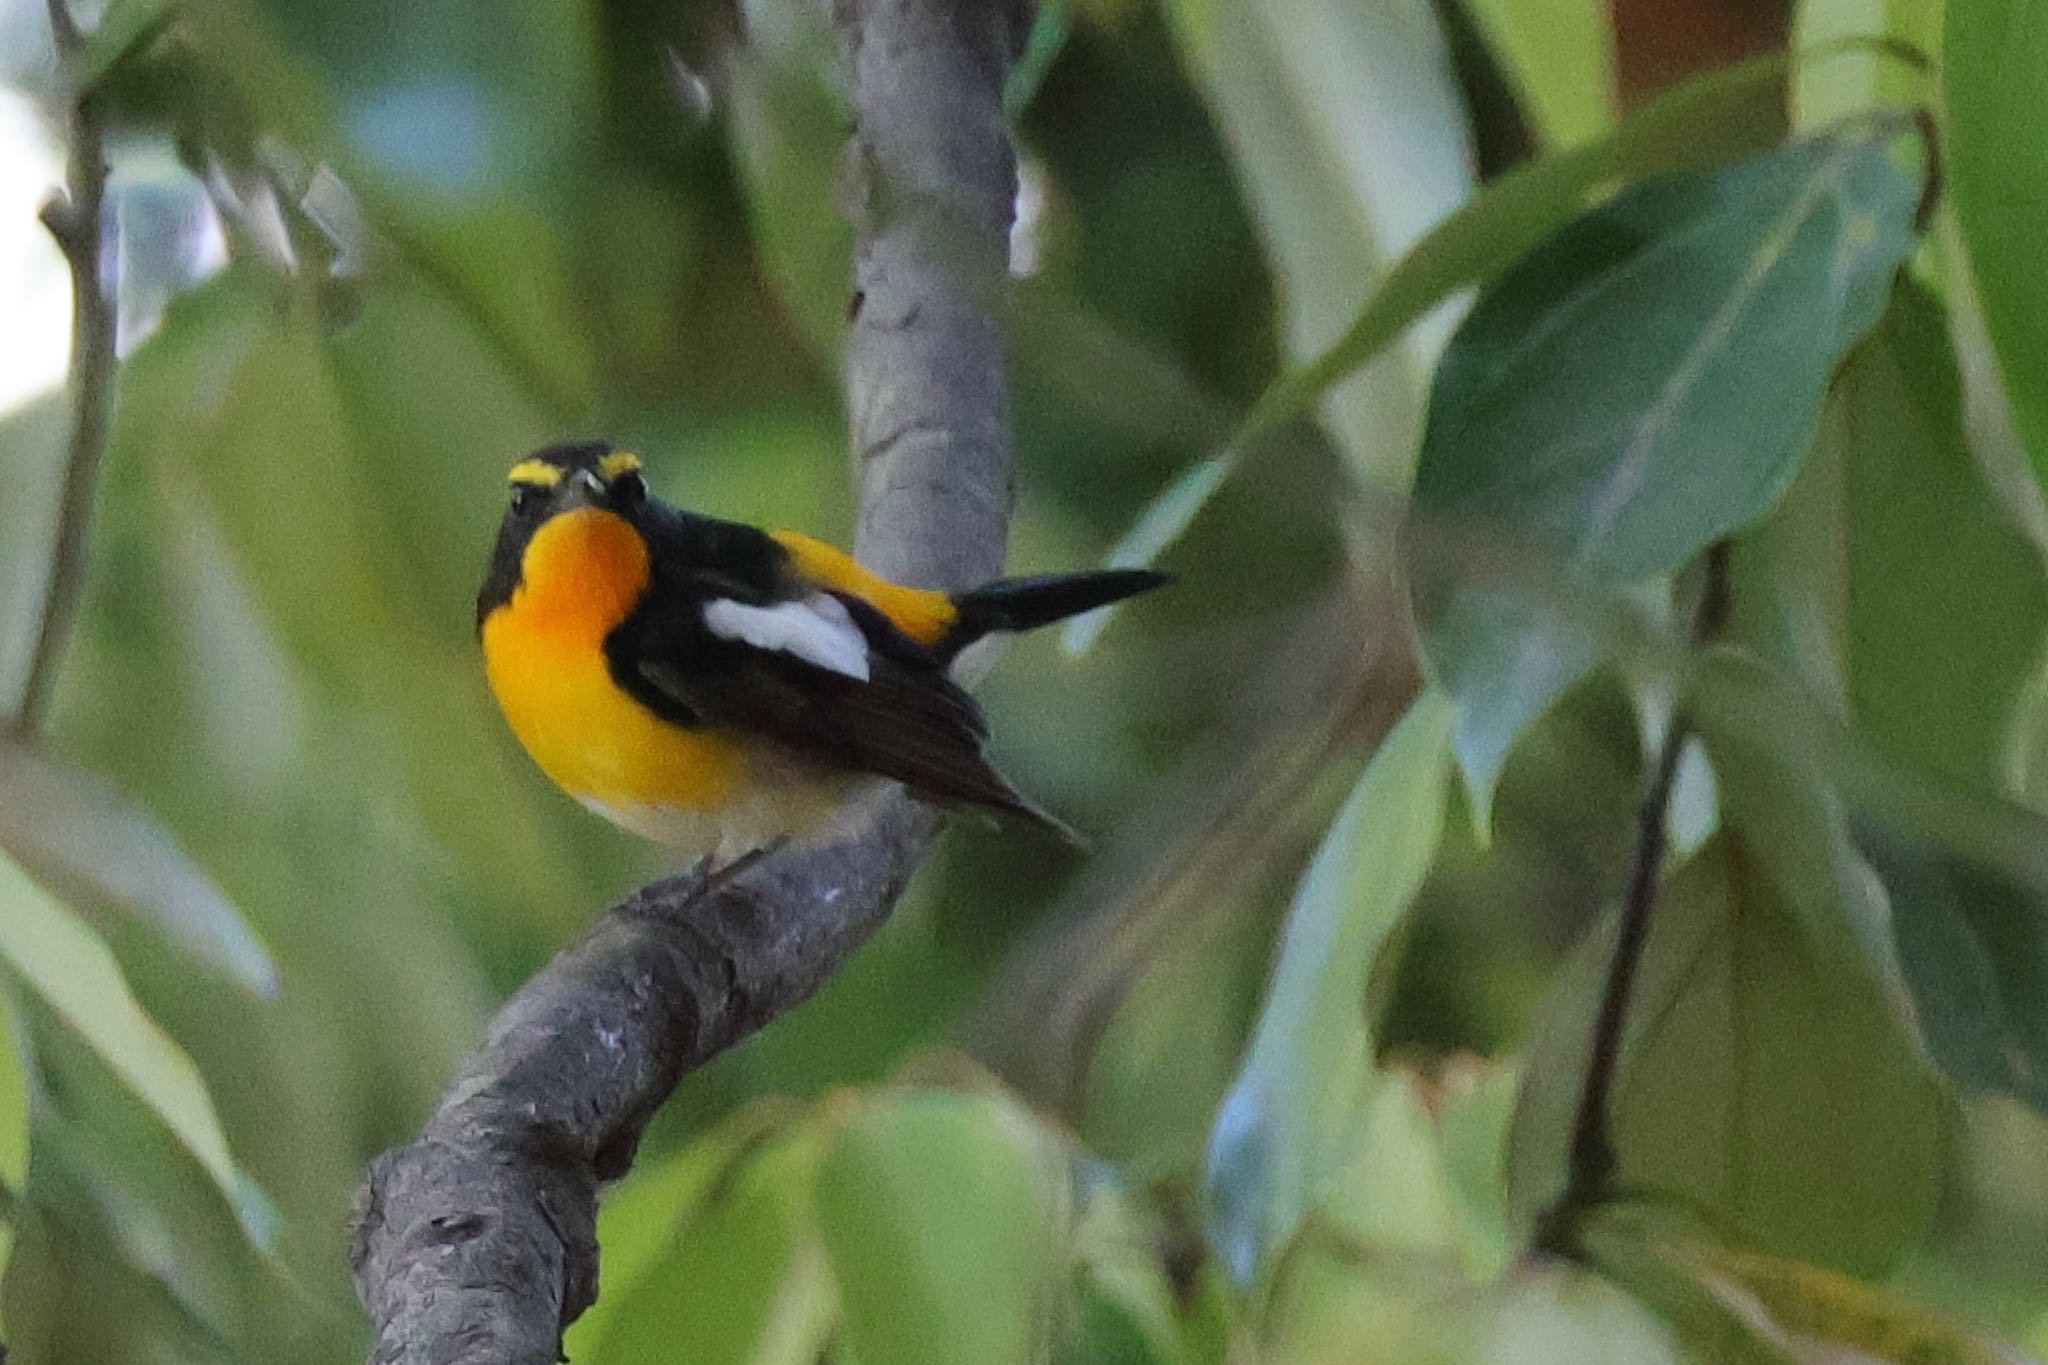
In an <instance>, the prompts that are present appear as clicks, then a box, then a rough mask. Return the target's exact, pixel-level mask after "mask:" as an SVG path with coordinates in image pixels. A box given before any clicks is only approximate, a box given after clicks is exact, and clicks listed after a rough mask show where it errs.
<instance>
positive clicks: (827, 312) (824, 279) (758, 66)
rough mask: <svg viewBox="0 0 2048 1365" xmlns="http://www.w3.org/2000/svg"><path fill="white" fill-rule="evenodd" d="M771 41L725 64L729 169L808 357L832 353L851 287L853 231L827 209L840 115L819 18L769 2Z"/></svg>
mask: <svg viewBox="0 0 2048 1365" xmlns="http://www.w3.org/2000/svg"><path fill="white" fill-rule="evenodd" d="M769 8H774V9H776V10H777V12H778V13H777V19H776V22H774V23H773V24H770V25H767V28H768V29H769V30H770V31H771V32H772V33H774V34H775V37H774V38H773V39H771V40H768V41H765V42H764V41H763V39H762V37H761V36H760V35H759V34H758V33H756V34H754V35H753V36H752V38H751V41H749V42H748V43H746V44H745V45H744V46H740V47H737V48H735V49H734V51H733V53H732V56H731V59H730V60H729V61H728V62H727V64H726V72H727V78H728V92H729V98H730V110H729V113H730V127H731V143H732V152H733V162H734V167H735V169H736V170H738V172H739V175H740V183H741V185H742V186H743V187H744V189H745V190H746V192H747V197H748V199H749V201H750V204H749V208H750V215H749V216H750V217H751V219H752V223H753V231H754V239H755V242H756V244H757V250H758V251H759V252H760V256H761V262H762V264H763V265H764V266H765V267H766V269H767V273H768V278H769V281H770V283H771V284H773V286H774V288H775V293H776V296H777V297H778V298H780V299H781V301H782V304H783V307H784V308H786V309H787V310H788V312H789V315H790V319H791V321H792V322H794V323H795V324H796V327H797V330H798V331H799V332H800V333H801V334H802V336H803V338H804V340H805V341H806V342H808V343H809V344H810V347H811V349H812V351H813V352H815V353H816V354H818V355H820V356H824V357H828V358H829V357H833V356H836V355H837V354H838V351H839V345H840V340H841V337H842V335H843V334H844V332H845V328H846V298H847V288H848V284H847V282H848V281H849V280H851V279H852V278H853V229H852V227H851V226H850V225H849V224H848V223H847V221H846V218H845V216H844V215H843V214H840V213H836V212H832V211H830V210H828V209H826V208H824V207H823V206H825V205H829V204H830V203H831V202H832V200H833V193H834V186H835V185H836V183H837V182H838V179H839V170H840V161H841V158H842V157H843V155H844V152H845V144H846V127H847V123H848V117H849V116H848V113H847V110H846V108H845V105H844V101H842V100H840V99H839V98H837V97H835V95H834V93H833V91H832V90H831V88H830V86H829V85H827V84H826V82H825V80H824V77H823V73H824V72H826V71H828V70H830V63H829V61H827V60H825V59H824V58H822V57H821V56H820V50H821V49H822V51H823V52H826V53H829V52H830V42H831V35H830V33H829V32H821V31H822V30H823V28H824V25H823V23H822V20H821V18H820V14H819V13H816V12H812V11H810V10H809V9H807V7H804V6H801V5H792V4H788V3H786V0H776V3H775V4H774V5H772V6H770V5H760V4H757V5H755V6H754V7H753V11H754V15H755V16H758V15H759V14H760V13H761V11H763V10H765V9H769Z"/></svg>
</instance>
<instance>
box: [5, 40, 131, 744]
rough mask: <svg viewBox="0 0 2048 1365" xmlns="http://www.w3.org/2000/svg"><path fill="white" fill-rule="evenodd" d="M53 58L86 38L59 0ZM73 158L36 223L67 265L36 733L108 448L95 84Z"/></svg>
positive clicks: (109, 308) (80, 118)
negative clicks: (64, 387)
mask: <svg viewBox="0 0 2048 1365" xmlns="http://www.w3.org/2000/svg"><path fill="white" fill-rule="evenodd" d="M49 7H50V33H51V36H52V38H53V39H54V40H55V45H56V49H57V60H58V64H59V66H60V68H62V70H63V71H64V73H65V75H66V76H67V77H69V78H70V79H71V80H73V81H74V82H75V81H76V80H77V78H78V71H79V67H80V66H81V64H82V57H83V55H84V51H85V45H86V40H85V36H84V35H83V34H81V33H80V32H79V31H78V26H77V25H76V24H75V23H74V22H73V21H72V18H71V12H70V10H69V9H67V8H66V0H49ZM70 115H71V116H70V124H71V127H70V137H71V148H70V166H69V168H68V170H67V173H66V177H65V193H64V194H63V195H62V196H60V197H56V198H53V199H51V200H50V202H49V203H48V204H46V205H44V207H43V214H42V218H43V226H44V227H46V228H48V229H49V232H50V235H51V236H52V237H54V238H55V239H56V240H57V246H58V248H59V249H60V250H61V251H63V253H64V259H65V261H66V262H67V263H68V264H69V265H70V267H71V300H72V322H71V370H70V384H71V441H70V446H69V448H68V450H67V451H66V454H65V459H64V489H63V494H62V499H61V501H60V502H59V504H58V511H57V532H56V537H55V539H54V541H53V543H52V546H51V550H50V569H49V577H48V579H47V580H46V583H45V586H44V589H43V599H42V606H41V614H40V616H39V617H38V619H37V622H36V633H35V645H34V648H33V649H32V651H31V652H30V654H29V665H28V675H27V677H26V679H25V680H24V681H23V683H22V687H21V696H20V699H19V700H18V702H17V703H16V705H15V709H14V716H13V719H12V720H11V721H10V722H9V728H10V729H11V730H13V732H14V733H15V734H16V735H19V736H26V735H29V734H32V733H34V731H35V730H36V728H37V727H38V726H39V725H40V724H41V723H42V717H43V713H44V711H45V710H46V709H47V708H48V705H49V700H50V693H51V690H52V687H53V684H54V683H55V681H56V675H57V664H58V662H59V660H60V658H61V656H62V655H63V653H64V644H65V641H66V639H67V638H69V636H70V634H71V623H72V621H73V619H74V618H75V617H76V615H77V611H78V597H79V590H80V588H81V586H82V585H83V580H84V577H85V558H86V553H85V551H86V536H87V533H88V532H89V531H90V530H91V527H92V508H93V499H94V494H95V493H96V492H97V490H98V487H99V471H100V462H101V459H102V457H103V456H104V455H105V453H106V446H107V414H108V411H109V409H110V407H111V405H112V399H113V384H114V306H113V300H112V299H110V298H109V297H108V296H107V291H106V290H105V288H104V287H103V286H102V284H101V282H100V257H101V254H102V237H101V227H102V223H101V219H102V211H103V208H104V206H105V203H106V189H107V162H106V120H105V116H104V115H103V114H102V112H101V111H100V108H99V105H98V102H97V101H96V100H95V99H94V97H93V92H92V91H90V90H87V89H85V88H83V87H79V86H74V88H73V90H72V92H71V110H70Z"/></svg>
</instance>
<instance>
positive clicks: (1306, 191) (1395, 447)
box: [1168, 0, 1474, 491]
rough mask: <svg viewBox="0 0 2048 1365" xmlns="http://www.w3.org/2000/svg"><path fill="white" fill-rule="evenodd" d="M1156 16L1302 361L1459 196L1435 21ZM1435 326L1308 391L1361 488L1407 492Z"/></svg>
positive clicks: (1193, 4)
mask: <svg viewBox="0 0 2048 1365" xmlns="http://www.w3.org/2000/svg"><path fill="white" fill-rule="evenodd" d="M1168 13H1169V15H1170V17H1171V18H1172V19H1173V20H1174V21H1175V24H1174V31H1175V35H1176V36H1177V37H1178V38H1179V40H1180V46H1181V50H1182V52H1183V53H1184V54H1185V55H1186V57H1187V59H1188V62H1189V64H1190V65H1191V66H1192V67H1193V68H1194V71H1195V75H1196V79H1197V80H1198V82H1199V83H1200V85H1201V86H1202V89H1203V93H1204V94H1205V95H1206V96H1207V98H1208V100H1209V102H1210V105H1211V107H1212V108H1213V109H1214V110H1215V113H1216V119H1217V122H1218V123H1219V124H1220V125H1221V128H1222V132H1223V135H1224V137H1225V139H1226V140H1227V142H1228V144H1229V146H1230V150H1231V152H1232V157H1233V160H1234V162H1235V165H1236V167H1237V170H1238V175H1239V178H1240V179H1241V180H1242V182H1243V184H1244V188H1245V193H1246V196H1247V197H1248V198H1249V200H1250V202H1251V206H1252V210H1253V212H1254V214H1255V215H1256V217H1257V220H1258V223H1259V227H1260V230H1261V232H1262V234H1263V235H1264V237H1265V240H1266V245H1267V250H1268V256H1269V258H1270V260H1271V262H1272V266H1273V273H1274V278H1275V282H1276V284H1277V286H1278V290H1279V293H1280V297H1281V299H1282V321H1283V325H1284V327H1285V329H1286V337H1287V350H1288V352H1289V354H1291V355H1293V356H1295V357H1297V358H1306V357H1308V356H1313V355H1315V354H1317V353H1318V352H1320V351H1322V350H1323V349H1324V348H1325V347H1327V346H1329V345H1330V344H1331V342H1333V341H1334V340H1336V339H1337V338H1338V337H1339V336H1341V335H1342V334H1343V332H1344V330H1345V328H1346V326H1347V325H1348V324H1349V323H1350V322H1351V320H1352V318H1353V317H1354V316H1355V315H1356V313H1357V312H1358V310H1359V308H1360V307H1361V306H1362V305H1363V304H1365V302H1366V300H1367V299H1368V298H1369V297H1370V296H1371V295H1372V293H1373V291H1374V289H1375V287H1376V286H1378V285H1379V284H1380V282H1381V280H1382V279H1383V277H1384V276H1385V275H1386V272H1387V271H1388V269H1389V268H1390V267H1391V266H1392V264H1393V263H1394V261H1395V260H1397V259H1398V258H1399V257H1400V256H1401V254H1402V253H1403V252H1404V251H1406V250H1407V249H1408V248H1409V247H1410V246H1411V245H1412V244H1413V243H1414V242H1415V241H1416V239H1417V238H1418V237H1420V236H1421V235H1422V234H1423V233H1424V232H1425V231H1427V230H1428V229H1429V228H1430V227H1431V226H1432V225H1433V224H1435V223H1436V222H1437V221H1438V220H1439V219H1441V218H1442V217H1443V216H1444V215H1445V214H1447V213H1449V212H1451V211H1452V210H1453V209H1455V208H1456V207H1457V206H1458V205H1459V204H1460V203H1461V202H1462V201H1463V200H1464V199H1465V198H1466V196H1467V195H1469V194H1470V193H1471V190H1472V186H1473V180H1474V175H1473V170H1472V163H1473V153H1472V148H1471V140H1470V135H1469V132H1468V130H1467V128H1466V121H1465V110H1464V101H1463V99H1462V97H1461V95H1460V93H1459V90H1458V84H1457V80H1456V77H1455V75H1454V73H1453V72H1452V70H1451V62H1450V56H1449V53H1448V51H1447V49H1446V46H1445V43H1444V39H1443V34H1442V31H1441V30H1440V28H1439V26H1438V23H1437V18H1436V15H1435V13H1434V12H1433V11H1432V9H1431V8H1430V5H1429V3H1428V0H1382V3H1379V4H1374V5H1358V4H1352V3H1348V0H1264V2H1263V3H1261V4H1257V5H1242V4H1223V3H1217V2H1216V0H1177V3H1174V4H1172V5H1170V6H1168ZM1446 331H1447V325H1438V326H1437V327H1435V328H1434V329H1433V331H1431V332H1428V333H1418V334H1416V335H1412V336H1410V337H1408V338H1407V339H1406V341H1405V342H1404V343H1403V344H1401V345H1400V346H1398V347H1396V348H1395V350H1394V354H1393V355H1391V356H1390V357H1388V358H1387V360H1386V362H1385V363H1383V364H1380V365H1377V366H1372V367H1368V368H1362V369H1361V368H1360V367H1357V366H1354V367H1352V368H1353V369H1354V370H1358V371H1359V372H1358V373H1355V374H1352V375H1350V376H1349V377H1348V378H1346V379H1345V380H1344V381H1343V382H1342V383H1339V384H1333V385H1329V386H1326V389H1327V392H1325V393H1324V394H1323V395H1321V399H1322V411H1323V415H1324V418H1325V420H1326V422H1327V423H1328V425H1329V427H1330V430H1331V432H1332V434H1333V435H1334V436H1335V437H1336V441H1337V445H1338V447H1339V448H1340V449H1341V450H1342V451H1343V452H1344V454H1345V456H1346V458H1347V459H1348V460H1349V461H1350V463H1351V466H1352V468H1353V470H1354V472H1355V473H1356V474H1357V476H1358V477H1359V479H1360V481H1361V482H1363V483H1364V484H1366V485H1367V486H1368V487H1373V488H1381V489H1393V490H1395V491H1399V490H1401V489H1403V488H1405V487H1406V486H1407V484H1408V479H1409V471H1410V470H1411V469H1412V468H1413V465H1414V459H1415V441H1416V438H1417V437H1418V436H1419V434H1420V433H1421V430H1422V414H1423V408H1424V401H1425V398H1426V395H1427V391H1428V375H1429V369H1430V366H1431V365H1432V364H1433V363H1434V362H1435V359H1436V356H1437V353H1438V352H1439V351H1440V350H1441V349H1442V346H1443V338H1444V336H1445V334H1446ZM1390 340H1391V339H1390Z"/></svg>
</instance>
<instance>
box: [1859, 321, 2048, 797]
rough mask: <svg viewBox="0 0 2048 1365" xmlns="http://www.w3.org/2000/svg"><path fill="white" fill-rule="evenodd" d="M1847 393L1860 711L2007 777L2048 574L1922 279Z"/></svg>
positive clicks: (1912, 755) (1930, 752) (1865, 718)
mask: <svg viewBox="0 0 2048 1365" xmlns="http://www.w3.org/2000/svg"><path fill="white" fill-rule="evenodd" d="M1835 402H1836V403H1837V404H1838V405H1839V406H1840V409H1841V413H1842V420H1843V422H1844V425H1845V430H1844V432H1843V438H1844V440H1845V442H1846V456H1847V458H1846V465H1845V472H1846V483H1847V489H1846V495H1847V496H1846V505H1845V508H1844V512H1845V526H1846V528H1847V533H1848V587H1849V601H1848V620H1847V626H1848V668H1847V673H1848V684H1849V689H1848V690H1849V701H1850V705H1851V708H1852V711H1853V714H1854V715H1855V717H1856V722H1857V724H1858V726H1859V727H1860V728H1861V729H1862V730H1863V731H1864V732H1865V733H1866V734H1868V735H1869V736H1870V737H1871V739H1872V740H1874V741H1875V742H1876V744H1877V746H1878V748H1879V749H1881V750H1883V751H1884V752H1885V753H1886V754H1887V755H1888V756H1890V757H1892V758H1893V759H1895V760H1897V761H1898V762H1900V763H1902V764H1904V765H1905V766H1907V767H1909V768H1912V769H1913V770H1915V771H1917V772H1920V773H1922V774H1925V775H1926V776H1928V777H1930V778H1934V779H1938V780H1948V781H1953V782H1957V783H1962V784H1965V785H1970V786H1975V787H1979V788H1985V789H1989V788H1994V787H1996V786H1997V785H1999V783H2000V781H2001V779H2002V777H2003V776H2004V772H2005V769H2006V767H2007V760H2006V745H2007V738H2008V735H2009V732H2010V729H2011V720H2012V716H2013V711H2014V704H2015V701H2016V699H2017V697H2018V695H2019V692H2020V689H2021V686H2022V684H2023V683H2024V682H2025V680H2026V679H2027V677H2028V675H2029V674H2030V673H2031V672H2032V671H2033V667H2034V661H2035V658H2036V656H2037V655H2038V653H2039V651H2040V649H2041V646H2042V643H2043V641H2044V640H2048V582H2044V580H2043V575H2042V565H2041V559H2040V557H2039V556H2038V555H2037V554H2036V553H2035V552H2034V550H2033V549H2032V547H2031V546H2029V545H2028V543H2027V541H2026V539H2025V537H2023V536H2022V535H2021V534H2020V532H2019V531H2018V530H2017V529H2016V528H2015V527H2014V526H2013V525H2012V523H2011V522H2010V521H2009V520H2007V518H2006V517H2005V515H2004V513H2003V511H2002V510H2001V509H2000V507H1999V506H1998V503H1997V501H1996V499H1995V498H1994V496H1993V495H1992V492H1991V490H1990V488H1989V487H1988V486H1987V485H1986V483H1985V478H1984V474H1983V472H1982V471H1981V470H1980V469H1979V468H1978V465H1977V462H1976V460H1975V459H1974V458H1973V457H1972V455H1971V452H1970V445H1969V441H1968V439H1967V437H1966V435H1965V431H1964V425H1963V407H1962V397H1961V392H1960V388H1959V384H1958V381H1957V377H1956V361H1955V352H1954V351H1953V349H1952V348H1951V347H1950V345H1949V341H1948V336H1947V333H1946V327H1945V319H1944V317H1943V315H1942V311H1941V307H1940V305H1939V304H1938V303H1936V301H1935V300H1934V299H1933V298H1932V297H1931V296H1929V295H1928V293H1927V292H1926V291H1925V290H1924V289H1923V288H1921V287H1919V286H1917V285H1914V284H1911V283H1908V284H1905V285H1902V286H1901V288H1900V289H1899V291H1898V293H1897V295H1896V296H1895V298H1894V300H1893V303H1892V307H1891V310H1890V311H1889V312H1888V313H1887V314H1886V317H1885V321H1884V324H1883V326H1882V327H1880V328H1879V330H1878V332H1877V333H1876V334H1875V335H1874V336H1872V337H1871V338H1870V340H1869V341H1868V342H1867V343H1865V344H1864V345H1863V346H1861V347H1859V348H1858V349H1857V351H1856V353H1855V354H1854V355H1853V356H1852V357H1851V358H1850V361H1849V364H1848V365H1847V366H1846V367H1845V368H1844V369H1843V371H1842V374H1841V377H1840V379H1839V380H1838V381H1837V384H1836V393H1835Z"/></svg>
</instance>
